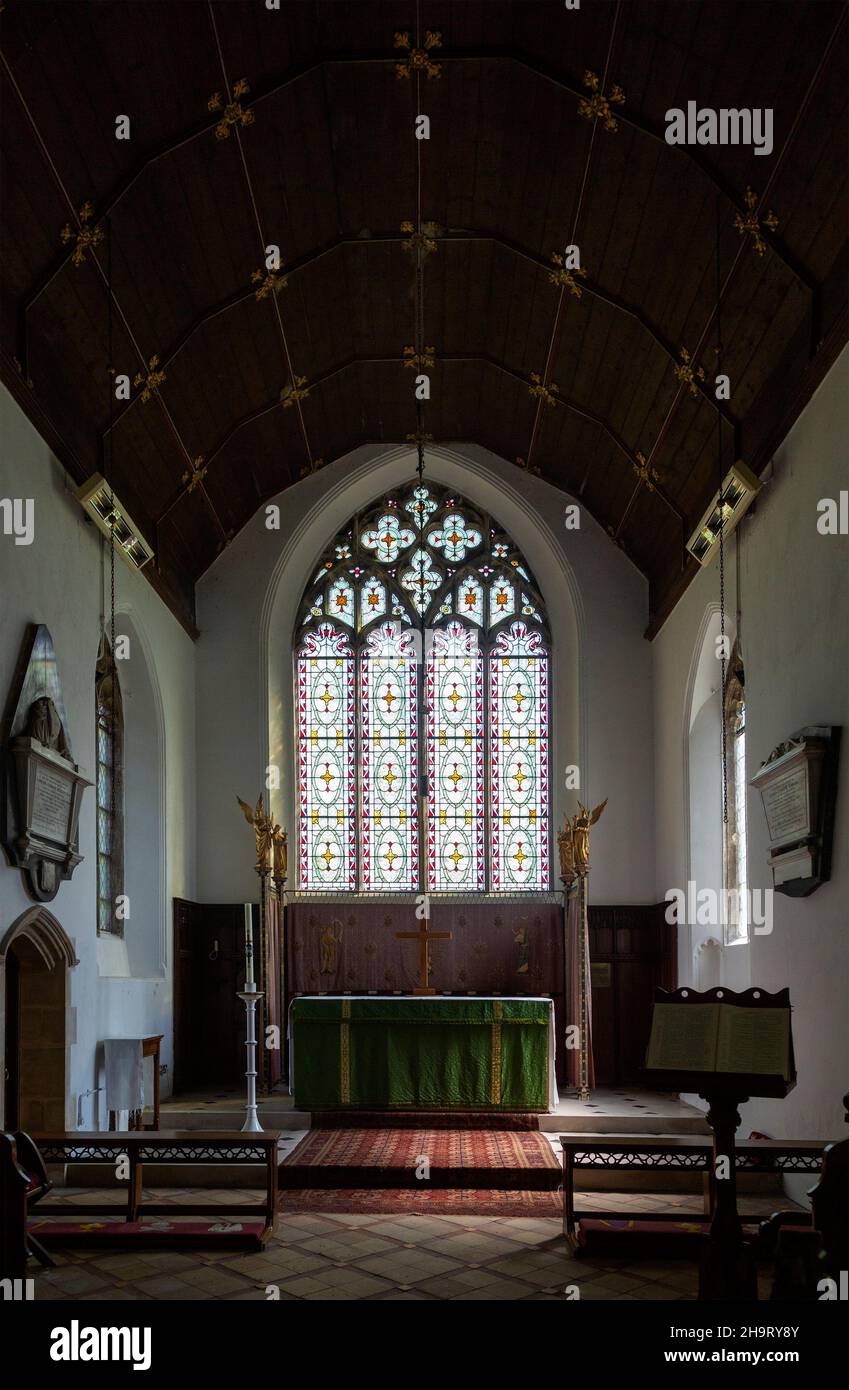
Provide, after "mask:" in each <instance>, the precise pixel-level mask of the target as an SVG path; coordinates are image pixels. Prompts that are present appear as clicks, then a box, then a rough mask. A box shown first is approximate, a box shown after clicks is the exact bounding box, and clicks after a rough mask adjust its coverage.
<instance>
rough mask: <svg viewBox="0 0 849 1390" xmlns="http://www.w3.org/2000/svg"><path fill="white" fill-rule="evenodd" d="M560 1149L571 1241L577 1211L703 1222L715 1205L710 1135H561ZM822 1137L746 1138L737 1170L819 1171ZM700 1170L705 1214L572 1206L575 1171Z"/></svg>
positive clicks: (602, 1217) (740, 1146)
mask: <svg viewBox="0 0 849 1390" xmlns="http://www.w3.org/2000/svg"><path fill="white" fill-rule="evenodd" d="M560 1147H561V1150H562V1153H563V1234H564V1235H565V1236H566V1237H567V1238H568V1239H569V1240H571V1241H572V1242H573V1243H574V1240H575V1236H576V1230H575V1227H576V1224H577V1222H578V1221H579V1220H580V1219H581V1217H582V1216H586V1217H593V1218H594V1219H596V1220H620V1221H630V1220H634V1221H636V1220H640V1219H643V1220H652V1221H667V1220H668V1221H680V1220H682V1219H686V1220H688V1221H695V1220H699V1219H704V1220H705V1221H708V1220H709V1219H710V1218H711V1217H712V1215H713V1210H714V1199H713V1179H712V1174H711V1162H712V1154H713V1139H712V1136H711V1135H709V1134H668V1135H647V1134H586V1133H585V1134H561V1136H560ZM825 1147H826V1144H825V1141H824V1140H817V1139H750V1140H748V1141H747V1142H745V1143H739V1144H737V1146H736V1154H737V1172H738V1173H818V1172H819V1171H820V1165H821V1163H822V1156H823V1151H824V1149H825ZM588 1171H590V1172H591V1171H595V1172H623V1173H627V1172H632V1173H633V1172H658V1171H668V1172H678V1173H680V1172H701V1173H702V1174H704V1217H703V1218H699V1217H695V1216H690V1215H687V1216H686V1217H684V1218H682V1213H681V1212H674V1213H671V1214H669V1215H666V1214H663V1213H657V1212H645V1211H644V1212H624V1211H622V1210H621V1209H619V1210H616V1211H608V1210H601V1209H597V1208H593V1209H592V1210H590V1209H585V1208H583V1207H582V1208H581V1210H580V1211H579V1212H576V1211H575V1174H576V1173H577V1172H588Z"/></svg>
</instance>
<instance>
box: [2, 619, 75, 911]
mask: <svg viewBox="0 0 849 1390" xmlns="http://www.w3.org/2000/svg"><path fill="white" fill-rule="evenodd" d="M16 680H17V691H16V694H14V695H13V700H12V701H10V706H11V708H12V717H11V720H10V722H9V723H8V724H6V725H4V729H3V759H2V773H3V788H2V798H0V801H2V813H3V815H2V819H3V827H2V841H3V845H4V847H5V850H6V853H7V855H8V856H9V859H10V862H11V863H12V864H14V865H16V866H17V867H18V868H19V869H21V870H22V872H23V875H24V881H25V883H26V886H27V888H28V890H29V892H30V893H31V895H32V896H33V897H34V898H35V899H36V901H38V902H51V901H52V899H53V898H55V896H56V894H57V893H58V891H59V887H60V885H61V883H62V881H63V879H68V878H70V877H71V875H72V874H73V872H74V869H75V868H76V867H77V865H78V864H80V863H81V862H82V856H81V855H80V854H79V852H78V840H77V827H78V824H79V817H80V806H81V804H82V796H83V792H84V791H85V788H86V787H90V786H91V783H90V782H89V781H87V779H86V778H85V777H84V776H83V775H82V773H81V772H80V769H79V767H78V766H77V764H76V763H75V762H74V760H73V756H72V754H71V744H70V739H69V737H68V732H67V715H66V713H65V706H64V703H63V700H62V690H61V686H60V683H59V674H58V669H57V664H56V653H55V651H54V650H53V641H52V639H51V636H50V633H49V632H48V631H47V628H46V627H44V625H43V624H40V625H39V626H37V627H32V628H30V629H29V631H28V633H27V637H26V640H25V642H24V650H23V652H22V659H21V661H20V663H19V666H18V672H17V674H16Z"/></svg>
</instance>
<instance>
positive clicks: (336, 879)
mask: <svg viewBox="0 0 849 1390" xmlns="http://www.w3.org/2000/svg"><path fill="white" fill-rule="evenodd" d="M297 680H298V831H299V843H298V849H299V881H300V885H301V887H302V888H305V889H325V890H326V889H333V888H338V889H353V888H356V886H357V870H356V855H355V837H356V795H357V789H356V777H355V763H354V759H355V757H356V738H355V734H356V724H355V719H354V656H353V652H352V651H351V648H350V646H349V645H348V639H347V637H346V636H345V635H344V633H343V632H341V631H340V630H339V629H338V628H336V627H334V625H333V624H332V623H321V624H320V625H319V626H318V627H317V628H316V629H315V630H314V631H310V632H307V633H306V635H305V638H304V644H303V647H302V649H301V652H300V654H299V655H298V660H297Z"/></svg>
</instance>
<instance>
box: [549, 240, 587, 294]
mask: <svg viewBox="0 0 849 1390" xmlns="http://www.w3.org/2000/svg"><path fill="white" fill-rule="evenodd" d="M551 260H552V262H553V264H554V266H555V269H554V270H550V271H549V272H548V282H549V284H550V285H560V287H561V288H562V289H564V290H568V291H569V293H570V294H573V295H574V296H575V298H576V299H580V298H581V295H582V294H583V293H584V291H583V290H582V288H581V286H580V285H579V284H578V282H577V280H576V279H575V276H576V275H579V276H580V277H581V279H582V280H585V279H586V278H587V272H586V271H585V270H584V267H583V266H582V265H581V266H578V267H577V268H576V269H575V270H567V269H566V266H565V257H563V256H561V255H560V253H559V251H552V253H551Z"/></svg>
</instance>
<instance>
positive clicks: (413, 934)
mask: <svg viewBox="0 0 849 1390" xmlns="http://www.w3.org/2000/svg"><path fill="white" fill-rule="evenodd" d="M395 936H396V939H397V940H398V941H418V943H419V988H418V989H414V990H413V994H436V990H435V989H431V988H430V987H429V984H428V980H429V977H430V961H429V960H428V954H427V948H428V946H429V945H430V942H431V941H450V940H451V939H452V936H453V932H450V931H428V929H427V926H426V925H425V923H424V922H422V925H421V926H420V927H419V930H418V931H396V933H395Z"/></svg>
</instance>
